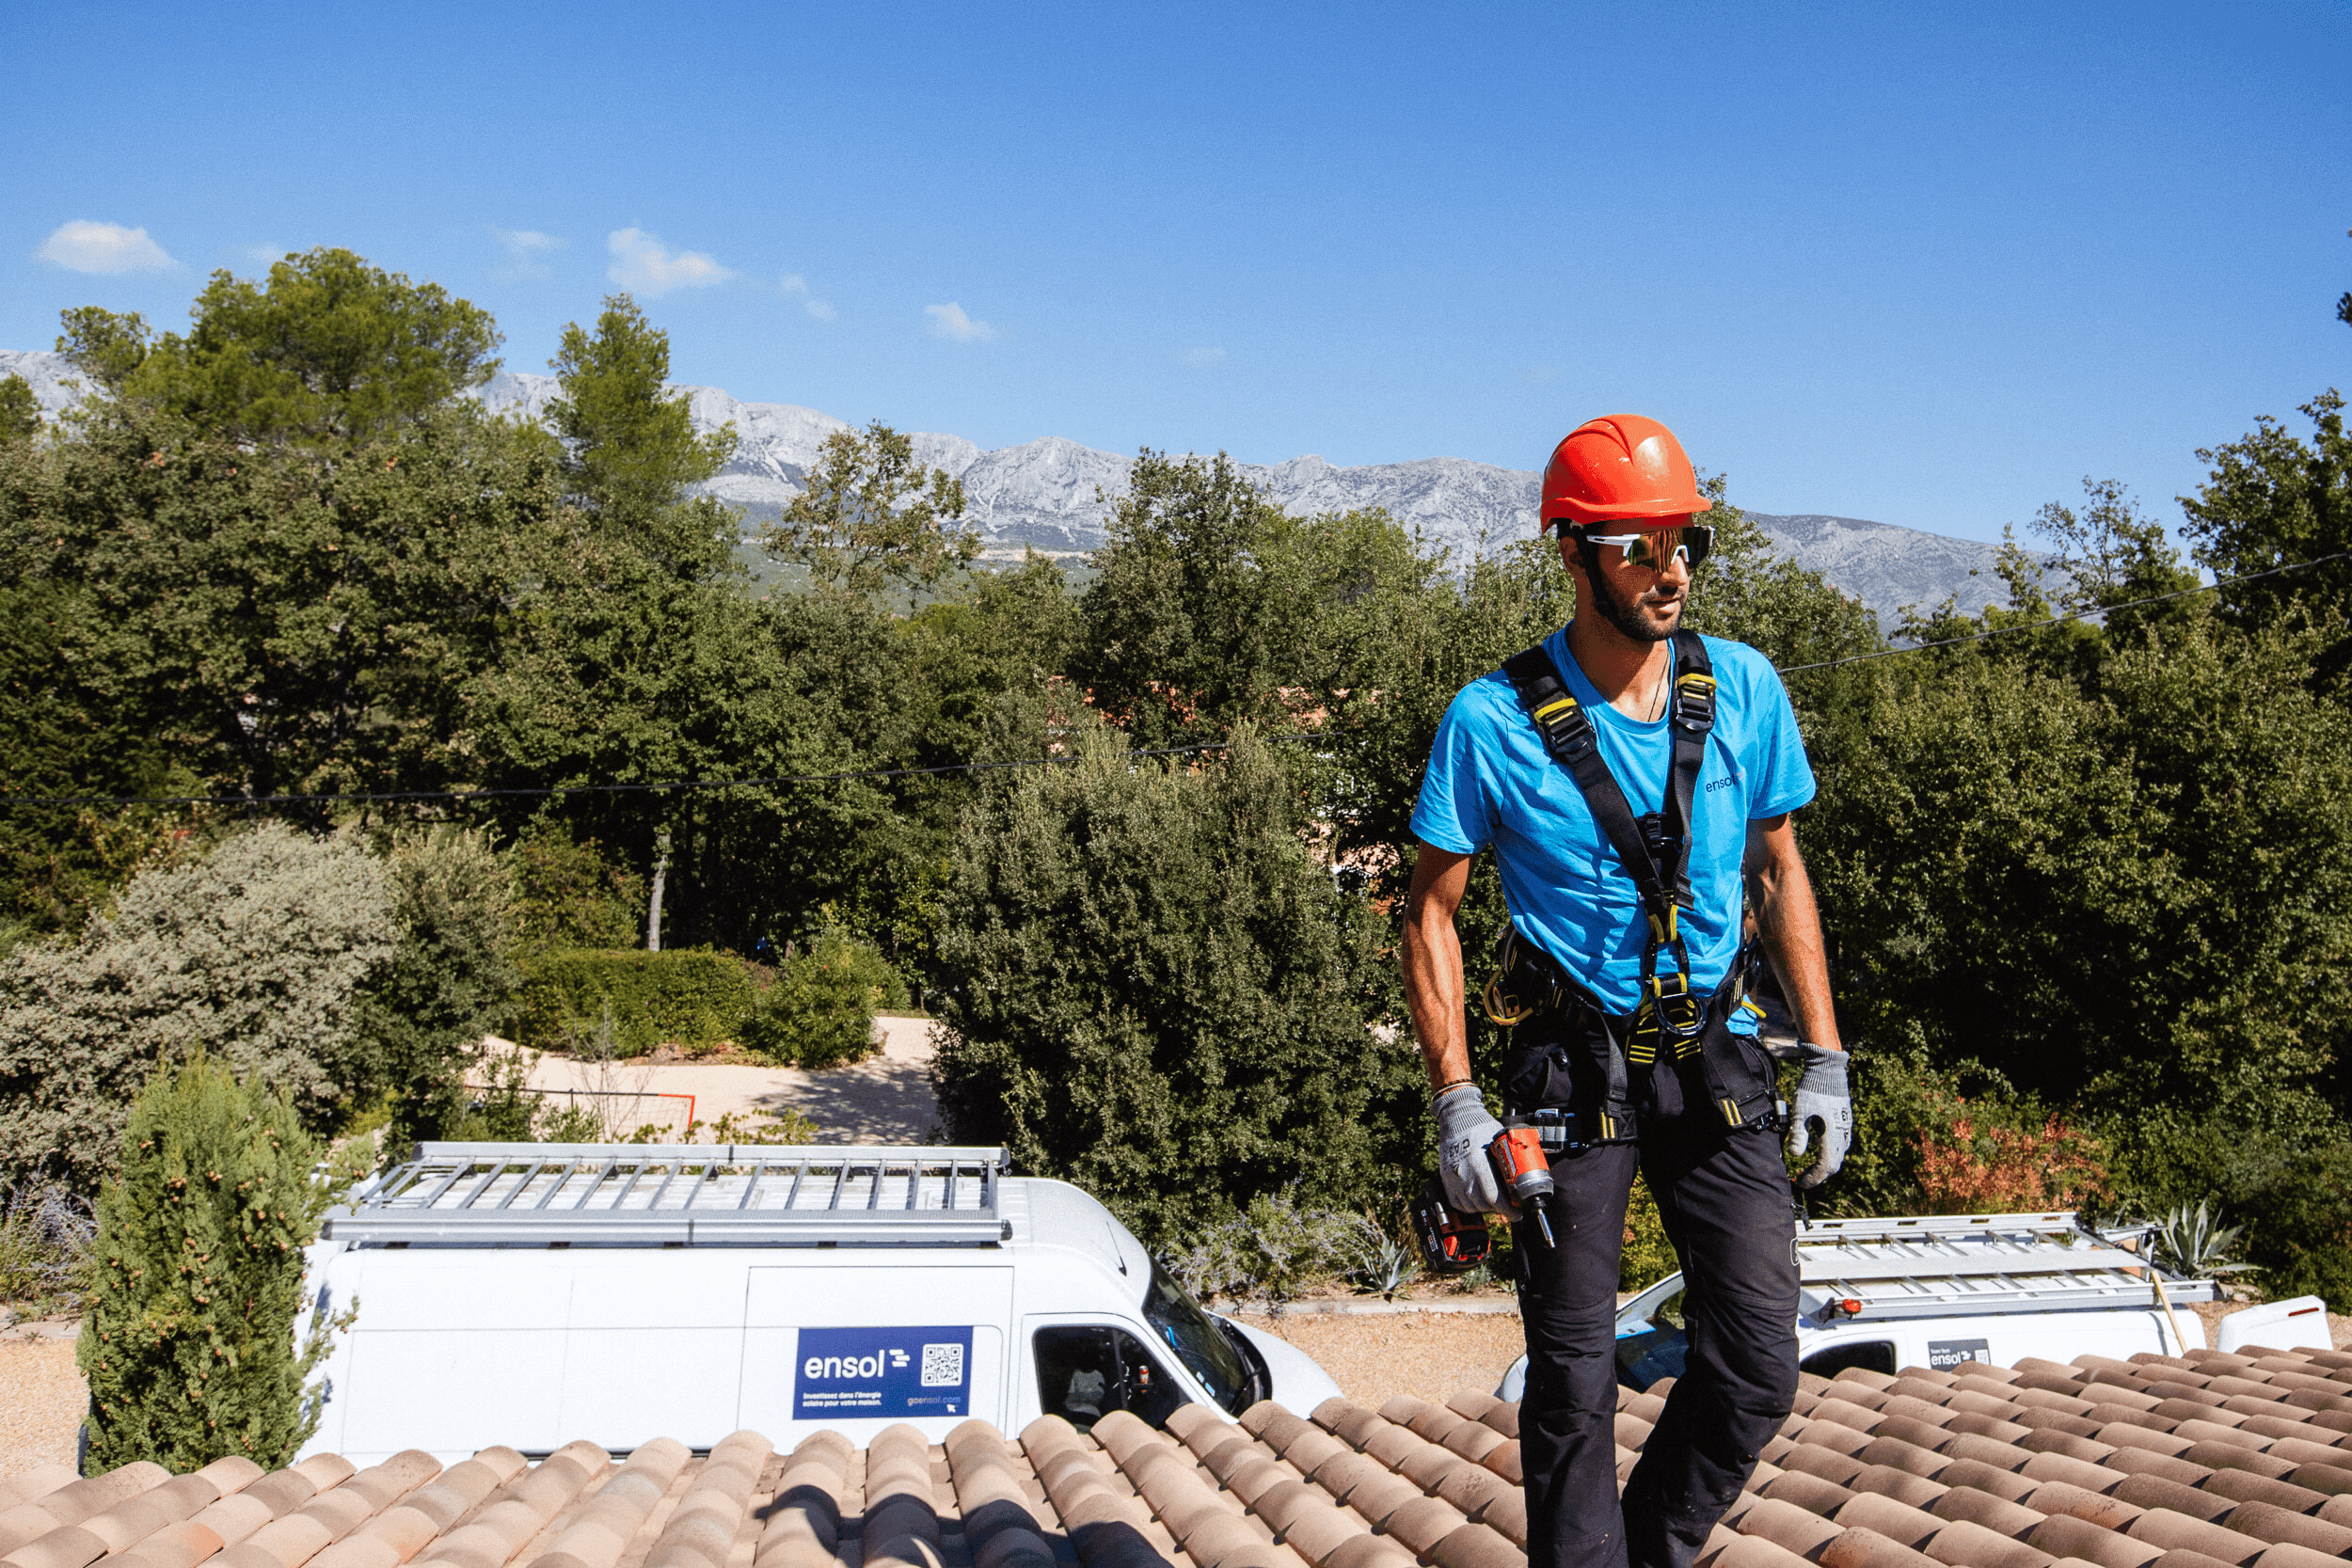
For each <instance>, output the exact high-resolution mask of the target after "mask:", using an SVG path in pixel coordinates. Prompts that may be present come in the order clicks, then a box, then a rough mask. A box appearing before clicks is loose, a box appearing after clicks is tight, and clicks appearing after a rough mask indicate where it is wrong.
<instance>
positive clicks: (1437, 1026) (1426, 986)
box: [1405, 844, 1471, 1089]
mask: <svg viewBox="0 0 2352 1568" xmlns="http://www.w3.org/2000/svg"><path fill="white" fill-rule="evenodd" d="M1470 859H1471V857H1470V856H1469V855H1457V854H1455V853H1454V852H1453V851H1452V850H1450V849H1439V848H1436V847H1433V846H1430V845H1427V844H1424V845H1422V847H1421V849H1420V853H1419V854H1418V855H1417V856H1416V857H1415V859H1414V861H1413V886H1412V891H1411V892H1409V893H1407V894H1406V895H1405V1000H1406V1005H1407V1006H1410V1007H1411V1008H1412V1010H1413V1037H1414V1038H1416V1039H1418V1040H1419V1041H1421V1053H1422V1058H1423V1060H1424V1061H1425V1062H1426V1064H1427V1066H1428V1069H1429V1086H1430V1087H1431V1088H1433V1089H1436V1088H1442V1087H1443V1086H1445V1085H1448V1084H1460V1083H1465V1082H1468V1081H1469V1079H1470V1041H1469V1039H1468V1038H1467V1037H1466V1036H1465V1035H1464V1033H1463V1029H1462V1001H1463V983H1462V934H1461V932H1460V931H1459V930H1458V929H1456V928H1455V927H1454V911H1457V910H1459V909H1460V908H1461V907H1462V893H1463V890H1464V889H1466V888H1468V887H1469V886H1470Z"/></svg>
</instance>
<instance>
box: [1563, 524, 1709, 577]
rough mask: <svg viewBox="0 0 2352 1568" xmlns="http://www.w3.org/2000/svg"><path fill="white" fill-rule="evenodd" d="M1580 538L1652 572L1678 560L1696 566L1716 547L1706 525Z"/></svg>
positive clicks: (1631, 564)
mask: <svg viewBox="0 0 2352 1568" xmlns="http://www.w3.org/2000/svg"><path fill="white" fill-rule="evenodd" d="M1583 538H1584V540H1585V542H1586V543H1588V544H1593V545H1613V546H1616V547H1617V548H1618V549H1619V550H1620V551H1622V552H1624V555H1625V561H1626V564H1628V565H1629V566H1646V567H1648V568H1649V569H1650V570H1651V571H1653V572H1662V571H1664V570H1665V569H1666V568H1667V567H1668V566H1671V565H1673V564H1674V561H1675V557H1677V556H1680V557H1681V558H1682V559H1683V560H1685V561H1687V562H1690V563H1691V564H1692V565H1693V566H1696V565H1697V564H1698V563H1699V562H1702V561H1705V560H1706V559H1707V552H1708V551H1709V550H1711V549H1713V548H1714V547H1715V531H1714V529H1713V528H1711V527H1709V526H1708V525H1707V524H1705V523H1686V524H1684V525H1683V526H1682V527H1680V528H1654V529H1649V530H1647V531H1644V532H1641V533H1587V534H1585V535H1584V536H1583Z"/></svg>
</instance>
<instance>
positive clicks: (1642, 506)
mask: <svg viewBox="0 0 2352 1568" xmlns="http://www.w3.org/2000/svg"><path fill="white" fill-rule="evenodd" d="M1714 510H1715V503H1714V502H1713V501H1711V500H1708V499H1707V498H1706V497H1705V496H1695V497H1692V498H1691V499H1688V500H1673V499H1668V500H1656V501H1638V502H1627V503H1620V504H1618V505H1615V506H1589V505H1586V504H1585V503H1583V502H1581V501H1575V500H1570V499H1567V498H1566V497H1565V496H1555V497H1553V498H1552V499H1551V500H1550V501H1549V502H1547V503H1546V505H1545V507H1544V518H1543V521H1544V526H1546V527H1547V528H1549V526H1550V525H1551V524H1553V523H1562V522H1566V523H1575V524H1577V525H1578V526H1580V527H1581V526H1582V525H1584V524H1586V523H1631V524H1632V525H1633V529H1634V531H1635V532H1637V533H1639V532H1643V531H1646V530H1649V529H1654V528H1672V527H1674V526H1675V519H1676V518H1677V517H1692V516H1696V515H1698V514H1699V513H1702V512H1712V511H1714Z"/></svg>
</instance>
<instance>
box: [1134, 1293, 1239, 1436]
mask: <svg viewBox="0 0 2352 1568" xmlns="http://www.w3.org/2000/svg"><path fill="white" fill-rule="evenodd" d="M1143 1315H1144V1317H1145V1318H1146V1319H1148V1320H1149V1321H1150V1323H1151V1324H1152V1331H1153V1332H1154V1333H1156V1334H1158V1335H1159V1337H1160V1338H1162V1339H1163V1340H1165V1341H1167V1344H1168V1349H1169V1350H1172V1351H1174V1352H1175V1353H1176V1356H1177V1359H1179V1360H1181V1361H1182V1362H1184V1365H1185V1366H1186V1367H1188V1368H1190V1369H1191V1370H1192V1375H1193V1376H1195V1377H1197V1378H1199V1379H1200V1384H1201V1386H1202V1387H1204V1388H1206V1389H1208V1391H1209V1397H1210V1398H1211V1399H1213V1400H1215V1401H1216V1402H1217V1403H1219V1404H1221V1405H1223V1406H1224V1407H1225V1408H1226V1409H1227V1410H1229V1411H1231V1412H1232V1414H1234V1415H1236V1416H1238V1415H1240V1414H1241V1410H1242V1407H1241V1405H1240V1404H1239V1403H1238V1401H1240V1400H1241V1399H1242V1398H1243V1396H1244V1395H1245V1393H1246V1392H1247V1391H1248V1387H1249V1369H1248V1367H1246V1366H1244V1365H1242V1359H1241V1353H1240V1352H1238V1351H1236V1350H1235V1349H1233V1347H1232V1342H1231V1341H1229V1340H1228V1339H1227V1338H1225V1336H1224V1334H1223V1333H1222V1332H1220V1331H1219V1330H1218V1328H1217V1326H1216V1320H1215V1319H1213V1318H1211V1317H1210V1316H1209V1315H1208V1314H1207V1313H1206V1312H1203V1311H1202V1310H1200V1304H1199V1303H1198V1302H1196V1301H1194V1300H1193V1299H1192V1298H1191V1297H1190V1296H1188V1295H1186V1294H1184V1287H1183V1286H1181V1285H1179V1284H1177V1283H1176V1282H1175V1281H1174V1280H1172V1279H1170V1278H1168V1271H1167V1270H1166V1269H1164V1268H1162V1267H1161V1266H1160V1265H1159V1262H1158V1260H1157V1259H1154V1260H1153V1261H1152V1283H1151V1284H1150V1285H1148V1286H1146V1287H1145V1288H1144V1292H1143Z"/></svg>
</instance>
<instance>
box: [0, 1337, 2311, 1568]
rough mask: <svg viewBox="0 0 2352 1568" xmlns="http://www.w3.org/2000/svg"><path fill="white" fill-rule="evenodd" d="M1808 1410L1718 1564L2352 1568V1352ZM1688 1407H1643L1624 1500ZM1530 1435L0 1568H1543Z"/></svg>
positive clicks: (402, 1480) (144, 1514) (542, 1476)
mask: <svg viewBox="0 0 2352 1568" xmlns="http://www.w3.org/2000/svg"><path fill="white" fill-rule="evenodd" d="M1799 1381H1800V1392H1799V1396H1798V1399H1797V1402H1796V1403H1797V1411H1796V1413H1795V1414H1792V1415H1791V1417H1790V1418H1789V1419H1788V1422H1787V1423H1786V1424H1785V1425H1784V1427H1783V1429H1782V1431H1781V1433H1780V1434H1779V1435H1778V1436H1776V1437H1775V1438H1774V1439H1773V1440H1772V1444H1771V1445H1770V1446H1768V1447H1767V1449H1765V1451H1764V1455H1763V1458H1762V1460H1761V1461H1760V1462H1759V1463H1758V1465H1757V1466H1756V1475H1755V1477H1754V1478H1753V1480H1752V1481H1751V1484H1750V1487H1749V1489H1748V1490H1747V1491H1746V1492H1744V1493H1742V1494H1741V1496H1740V1499H1739V1500H1738V1501H1737V1502H1736V1503H1735V1504H1734V1505H1733V1507H1732V1508H1731V1510H1730V1511H1729V1513H1727V1514H1726V1516H1725V1520H1724V1524H1723V1525H1722V1526H1719V1527H1718V1528H1717V1529H1716V1531H1715V1532H1714V1534H1713V1536H1712V1537H1710V1539H1709V1541H1708V1545H1707V1549H1706V1550H1705V1551H1704V1552H1703V1553H1702V1554H1701V1557H1700V1562H1701V1564H1702V1565H1703V1568H1793V1565H1794V1564H1796V1563H1799V1562H1812V1563H1817V1564H1819V1565H1820V1568H1889V1565H1898V1564H1901V1565H1912V1568H1915V1565H1917V1564H1920V1563H1927V1562H1937V1563H1946V1564H1951V1565H1954V1568H1961V1565H1969V1568H2084V1565H2095V1568H2209V1565H2211V1564H2214V1563H2229V1564H2236V1565H2238V1568H2249V1565H2252V1568H2311V1565H2312V1564H2313V1563H2318V1562H2327V1561H2342V1560H2352V1449H2347V1448H2346V1447H2345V1446H2344V1445H2345V1443H2346V1442H2347V1441H2352V1434H2348V1432H2347V1429H2352V1356H2347V1355H2341V1354H2333V1353H2311V1354H2302V1353H2294V1354H2287V1353H2273V1352H2267V1351H2262V1352H2256V1353H2253V1354H2247V1355H2222V1354H2216V1353H2212V1352H2198V1353H2194V1354H2191V1355H2189V1356H2187V1357H2158V1356H2148V1355H2142V1356H2138V1357H2135V1358H2134V1359H2132V1360H2131V1361H2127V1362H2126V1361H2116V1360H2114V1359H2112V1358H2106V1357H2090V1356H2086V1357H2084V1358H2082V1360H2081V1361H2080V1362H2079V1363H2077V1364H2076V1365H2074V1366H2070V1367H2061V1366H2058V1365H2057V1364H2055V1363H2051V1362H2046V1361H2026V1362H2023V1363H2021V1364H2020V1365H2019V1366H2017V1367H2015V1368H1994V1367H1980V1366H1977V1365H1974V1364H1968V1365H1964V1366H1963V1367H1961V1368H1959V1369H1956V1370H1949V1371H1947V1370H1930V1369H1924V1368H1915V1367H1910V1368H1905V1369H1903V1370H1901V1371H1900V1372H1899V1373H1897V1374H1895V1375H1893V1376H1888V1375H1886V1374H1883V1373H1872V1372H1866V1371H1862V1370H1859V1369H1850V1370H1846V1371H1843V1372H1841V1373H1840V1374H1839V1375H1838V1376H1837V1377H1836V1378H1835V1379H1830V1380H1824V1379H1821V1378H1819V1377H1815V1376H1812V1375H1810V1374H1804V1375H1802V1376H1801V1377H1800V1380H1799ZM1664 1387H1665V1386H1663V1385H1661V1386H1660V1387H1659V1388H1653V1389H1651V1390H1648V1391H1645V1392H1640V1393H1636V1392H1633V1391H1631V1390H1621V1391H1620V1394H1619V1397H1618V1399H1617V1400H1616V1402H1615V1410H1614V1412H1613V1430H1614V1436H1615V1439H1616V1442H1615V1449H1616V1465H1617V1467H1618V1472H1619V1475H1620V1477H1622V1476H1623V1475H1624V1474H1625V1473H1626V1472H1627V1471H1629V1468H1630V1466H1631V1465H1632V1464H1633V1463H1634V1462H1635V1461H1636V1459H1637V1458H1638V1452H1639V1449H1641V1448H1642V1446H1643V1445H1644V1444H1645V1443H1646V1442H1647V1441H1648V1440H1649V1436H1650V1433H1651V1432H1652V1430H1653V1428H1654V1426H1655V1424H1656V1421H1657V1418H1658V1417H1659V1415H1660V1413H1661V1410H1662V1408H1663V1402H1662V1392H1663V1389H1664ZM1517 1433H1518V1407H1517V1406H1516V1405H1511V1404H1506V1403H1503V1402H1500V1401H1498V1400H1496V1399H1495V1398H1494V1397H1493V1396H1492V1395H1489V1394H1484V1393H1479V1392H1474V1391H1466V1392H1463V1393H1459V1394H1456V1395H1454V1397H1452V1398H1450V1399H1448V1400H1447V1401H1446V1402H1444V1403H1443V1404H1432V1403H1430V1402H1426V1401H1422V1400H1412V1399H1398V1400H1392V1401H1391V1402H1389V1403H1388V1404H1386V1405H1383V1406H1382V1407H1381V1408H1380V1409H1379V1410H1377V1411H1372V1410H1366V1409H1363V1408H1361V1407H1359V1406H1357V1405H1354V1404H1352V1403H1349V1402H1347V1401H1345V1400H1332V1401H1329V1402H1326V1403H1325V1404H1324V1405H1322V1406H1321V1407H1319V1408H1317V1409H1316V1410H1314V1411H1313V1412H1311V1413H1310V1414H1308V1415H1304V1416H1302V1415H1300V1414H1298V1413H1295V1412H1291V1411H1285V1410H1282V1409H1280V1408H1279V1407H1278V1406H1273V1405H1270V1404H1261V1405H1259V1406H1256V1407H1253V1408H1252V1409H1250V1410H1248V1411H1246V1412H1244V1413H1243V1414H1242V1415H1241V1416H1240V1417H1238V1418H1235V1419H1233V1420H1230V1421H1229V1420H1227V1419H1225V1418H1223V1417H1222V1415H1221V1414H1220V1413H1218V1412H1216V1411H1214V1410H1210V1409H1207V1408H1204V1407H1200V1406H1185V1407H1184V1408H1183V1409H1181V1410H1179V1411H1178V1412H1177V1413H1176V1414H1175V1415H1174V1416H1173V1417H1171V1418H1170V1419H1169V1421H1168V1430H1167V1431H1166V1432H1154V1431H1152V1430H1151V1429H1150V1428H1148V1427H1146V1426H1145V1425H1144V1424H1143V1423H1142V1422H1141V1421H1138V1420H1136V1418H1133V1417H1131V1416H1113V1417H1111V1418H1106V1419H1104V1421H1102V1422H1101V1423H1099V1424H1098V1425H1097V1427H1096V1428H1095V1430H1094V1432H1093V1433H1091V1434H1081V1433H1078V1432H1076V1431H1075V1430H1074V1429H1073V1428H1072V1427H1070V1425H1069V1424H1068V1423H1066V1422H1063V1421H1060V1420H1058V1419H1051V1418H1049V1419H1047V1420H1041V1421H1038V1422H1035V1423H1033V1424H1032V1425H1031V1426H1030V1427H1029V1428H1028V1429H1027V1430H1026V1431H1025V1432H1023V1433H1021V1435H1020V1439H1019V1440H1018V1441H1017V1442H1016V1441H1013V1440H1010V1439H1009V1438H1007V1437H1006V1436H1005V1435H1004V1434H1002V1433H998V1432H996V1431H995V1430H994V1429H993V1428H992V1427H990V1426H987V1425H986V1424H985V1423H982V1422H977V1421H967V1422H965V1423H964V1424H963V1425H962V1426H961V1427H958V1428H957V1429H955V1431H953V1432H952V1433H949V1434H948V1436H947V1438H946V1441H945V1442H944V1443H943V1444H941V1445H939V1446H937V1447H933V1446H930V1445H928V1444H926V1443H925V1442H924V1440H923V1439H922V1437H921V1436H920V1435H919V1434H918V1433H916V1432H915V1430H914V1428H912V1427H904V1426H901V1427H894V1428H892V1429H890V1430H889V1431H887V1432H884V1433H882V1434H880V1435H879V1436H877V1437H876V1438H875V1439H874V1441H873V1443H872V1444H871V1446H870V1447H869V1448H867V1449H866V1450H864V1451H863V1452H860V1451H858V1450H856V1449H852V1448H851V1446H850V1444H849V1443H848V1442H847V1441H846V1440H845V1439H843V1438H842V1437H840V1436H839V1435H838V1434H835V1433H818V1434H817V1435H815V1436H812V1437H809V1438H808V1439H806V1440H805V1441H803V1442H802V1443H801V1444H800V1445H799V1447H798V1448H796V1449H794V1450H793V1451H792V1453H791V1454H789V1455H777V1454H775V1453H773V1452H772V1451H771V1446H770V1444H769V1443H768V1440H767V1439H766V1438H764V1437H762V1436H760V1435H759V1434H757V1433H737V1434H736V1435H734V1436H733V1437H730V1438H727V1439H726V1440H724V1441H723V1442H722V1443H720V1444H719V1445H718V1447H717V1448H715V1449H713V1450H712V1451H711V1452H710V1453H709V1454H708V1455H707V1456H705V1457H702V1458H699V1459H698V1458H695V1457H694V1456H692V1455H691V1454H690V1453H689V1452H688V1451H687V1450H686V1449H684V1448H683V1447H682V1446H680V1445H678V1444H676V1443H675V1442H671V1441H669V1440H667V1439H662V1440H657V1441H655V1442H652V1443H648V1444H645V1445H644V1446H643V1447H641V1448H639V1449H636V1450H634V1451H633V1452H631V1453H629V1454H628V1455H627V1456H626V1457H625V1458H623V1459H618V1460H616V1459H615V1457H614V1456H612V1455H611V1454H608V1453H607V1452H606V1451H605V1450H604V1449H600V1448H597V1447H596V1446H594V1445H592V1444H586V1443H579V1444H574V1445H571V1446H570V1447H568V1448H566V1449H560V1450H558V1451H557V1452H556V1453H554V1454H551V1455H549V1456H548V1457H547V1458H545V1459H543V1460H541V1461H540V1462H539V1463H538V1464H536V1465H526V1464H525V1463H524V1460H523V1457H522V1456H521V1455H520V1454H518V1453H516V1452H515V1451H514V1450H513V1449H485V1450H484V1451H483V1452H482V1453H480V1454H477V1455H475V1456H474V1457H473V1458H471V1459H468V1460H464V1461H462V1462H460V1463H458V1464H454V1465H450V1466H449V1467H448V1468H447V1469H446V1470H444V1469H441V1468H440V1467H439V1466H438V1465H437V1464H436V1463H435V1462H434V1461H433V1460H431V1459H430V1458H428V1457H427V1456H425V1455H423V1454H421V1453H414V1452H411V1453H404V1454H400V1455H396V1456H394V1457H393V1458H392V1459H389V1460H387V1461H385V1462H384V1463H383V1464H380V1465H373V1466H371V1467H369V1468H367V1469H364V1470H361V1469H355V1468H354V1467H353V1466H352V1465H349V1464H347V1463H345V1462H344V1461H342V1460H340V1459H336V1458H334V1457H333V1456H319V1457H316V1458H312V1459H310V1460H306V1461H304V1462H303V1463H302V1464H300V1465H295V1466H294V1467H292V1468H290V1469H287V1470H281V1471H278V1472H276V1473H274V1474H270V1475H262V1473H261V1472H260V1470H259V1469H258V1467H256V1466H254V1465H250V1464H247V1463H246V1462H244V1461H241V1460H239V1461H223V1462H220V1463H219V1464H216V1465H209V1466H207V1467H205V1468H204V1469H203V1470H201V1471H199V1472H197V1473H195V1474H193V1475H190V1476H185V1477H182V1478H179V1479H177V1480H174V1479H172V1478H170V1477H168V1476H167V1475H166V1474H165V1473H164V1472H163V1471H161V1470H160V1469H157V1468H156V1467H155V1466H152V1465H145V1466H139V1465H133V1466H126V1467H124V1468H122V1469H119V1470H117V1471H113V1472H111V1473H109V1474H108V1475H105V1476H99V1477H93V1478H91V1479H89V1480H87V1481H74V1480H72V1478H71V1477H70V1476H68V1475H66V1474H64V1473H63V1472H62V1471H59V1470H56V1469H54V1468H53V1469H52V1470H50V1471H47V1472H41V1473H37V1474H35V1475H31V1476H22V1477H12V1478H6V1479H0V1568H90V1565H91V1564H93V1563H99V1562H100V1561H101V1560H102V1559H103V1568H204V1565H211V1568H402V1565H403V1564H409V1565H413V1568H431V1565H436V1564H439V1565H446V1568H869V1565H870V1568H1525V1545H1526V1540H1527V1499H1526V1494H1525V1493H1524V1491H1523V1490H1522V1489H1521V1485H1520V1481H1521V1479H1522V1478H1521V1475H1520V1470H1519V1448H1518V1440H1517Z"/></svg>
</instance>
